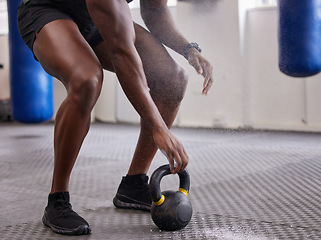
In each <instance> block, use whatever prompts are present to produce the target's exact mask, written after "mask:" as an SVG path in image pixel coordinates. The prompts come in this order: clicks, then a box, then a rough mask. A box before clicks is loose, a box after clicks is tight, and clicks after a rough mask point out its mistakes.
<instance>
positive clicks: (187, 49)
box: [184, 42, 202, 59]
mask: <svg viewBox="0 0 321 240" xmlns="http://www.w3.org/2000/svg"><path fill="white" fill-rule="evenodd" d="M191 48H195V49H196V50H197V51H199V52H200V53H201V52H202V49H201V48H200V46H199V45H198V44H197V43H196V42H192V43H189V44H187V46H186V47H185V49H184V57H185V58H186V59H188V52H189V50H190V49H191Z"/></svg>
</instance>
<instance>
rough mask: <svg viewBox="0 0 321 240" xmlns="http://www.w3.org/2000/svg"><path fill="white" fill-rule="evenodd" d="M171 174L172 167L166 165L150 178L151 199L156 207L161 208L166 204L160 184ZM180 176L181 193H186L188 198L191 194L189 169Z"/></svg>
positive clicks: (179, 174)
mask: <svg viewBox="0 0 321 240" xmlns="http://www.w3.org/2000/svg"><path fill="white" fill-rule="evenodd" d="M169 174H171V170H170V166H169V164H166V165H163V166H160V167H159V168H157V169H156V170H155V171H154V172H153V174H152V176H151V178H150V183H149V185H150V192H151V197H152V200H153V202H154V204H155V205H156V206H159V205H161V204H162V203H163V202H164V196H163V194H162V192H161V189H160V182H161V180H162V178H163V177H164V176H166V175H169ZM178 176H179V191H180V192H182V193H184V194H185V195H186V196H187V195H188V192H189V187H190V177H189V173H188V171H187V169H185V170H184V171H182V172H179V173H178Z"/></svg>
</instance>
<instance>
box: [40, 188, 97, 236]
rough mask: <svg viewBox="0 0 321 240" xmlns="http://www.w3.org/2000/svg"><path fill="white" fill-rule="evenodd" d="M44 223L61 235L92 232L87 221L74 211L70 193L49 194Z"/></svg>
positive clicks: (43, 218)
mask: <svg viewBox="0 0 321 240" xmlns="http://www.w3.org/2000/svg"><path fill="white" fill-rule="evenodd" d="M42 222H43V224H44V225H45V226H47V227H50V228H51V230H52V231H54V232H56V233H59V234H66V235H83V234H89V233H90V232H91V229H90V227H89V224H88V223H87V221H86V220H85V219H83V218H82V217H80V216H79V215H78V214H77V213H76V212H74V211H73V210H72V207H71V204H70V202H69V193H68V192H57V193H53V194H49V197H48V205H47V207H46V208H45V213H44V215H43V217H42Z"/></svg>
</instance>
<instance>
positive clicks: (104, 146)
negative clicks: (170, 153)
mask: <svg viewBox="0 0 321 240" xmlns="http://www.w3.org/2000/svg"><path fill="white" fill-rule="evenodd" d="M173 132H174V133H175V134H176V135H177V136H178V137H179V138H180V139H181V141H182V142H183V144H184V146H185V148H186V150H187V152H188V153H189V157H190V164H189V165H188V170H189V173H190V176H191V189H190V195H189V198H190V200H191V202H192V205H193V216H192V219H191V221H190V223H189V225H188V226H187V227H186V228H185V229H183V230H181V231H176V232H166V231H160V230H159V229H158V228H157V227H156V226H155V225H154V223H153V222H152V219H151V216H150V214H149V213H144V212H137V211H131V210H120V209H116V208H115V207H114V206H113V204H112V199H113V197H114V195H115V193H116V190H117V187H118V185H119V183H120V180H121V177H122V176H123V175H124V174H126V171H127V169H128V166H129V163H130V159H131V156H132V154H133V152H134V147H135V143H136V141H137V136H138V134H139V127H138V126H135V125H125V124H124V125H121V124H120V125H119V124H117V125H116V124H107V123H99V122H95V123H93V124H92V125H91V129H90V131H89V133H88V136H87V138H86V140H85V142H84V145H83V148H82V149H81V151H80V154H79V158H78V161H77V163H76V165H75V168H74V171H73V173H72V178H71V186H70V193H71V203H72V204H73V208H74V210H75V211H77V212H78V213H79V214H80V215H82V216H83V217H84V218H85V219H86V220H87V221H88V222H89V223H90V225H91V228H92V233H91V234H90V235H88V236H77V237H76V236H72V237H70V236H69V237H68V236H62V235H58V234H55V233H53V232H51V230H50V229H48V228H47V227H45V226H43V224H42V222H41V217H42V214H43V210H44V207H45V205H46V200H47V196H48V191H49V189H50V184H51V175H52V169H53V147H52V141H53V124H52V123H46V124H38V125H23V124H17V123H13V122H4V123H0V150H1V151H0V239H8V240H9V239H10V240H13V239H19V240H22V239H32V240H35V239H41V240H45V239H48V240H49V239H52V240H53V239H68V240H69V239H88V240H89V239H90V240H92V239H94V240H96V239H117V240H121V239H232V240H243V239H249V240H254V239H258V240H261V239H289V240H294V239H321V213H320V209H321V201H320V196H321V134H320V133H302V132H277V131H246V130H219V129H185V128H173ZM166 163H167V160H166V159H165V157H163V155H162V154H160V153H158V154H157V155H156V157H155V160H154V162H153V163H152V166H151V169H150V172H149V175H151V173H152V172H153V171H154V170H155V169H156V168H157V167H158V166H160V165H163V164H166ZM178 180H179V179H178V176H177V175H169V176H165V177H164V178H163V180H162V181H161V189H162V190H177V189H178Z"/></svg>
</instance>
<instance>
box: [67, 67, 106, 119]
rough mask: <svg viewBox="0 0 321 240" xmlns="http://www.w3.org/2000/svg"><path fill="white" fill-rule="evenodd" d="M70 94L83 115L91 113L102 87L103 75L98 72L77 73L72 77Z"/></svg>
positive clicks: (98, 70)
mask: <svg viewBox="0 0 321 240" xmlns="http://www.w3.org/2000/svg"><path fill="white" fill-rule="evenodd" d="M71 78H72V79H71V80H70V82H71V83H72V84H71V85H70V86H69V89H68V94H69V97H70V98H71V99H72V101H73V102H74V103H75V104H76V106H77V107H78V108H79V110H80V111H82V112H83V113H88V112H91V110H92V108H93V107H94V105H95V103H96V101H97V99H98V97H99V94H100V91H101V87H102V81H103V73H102V70H101V69H97V70H96V71H82V70H80V71H78V72H77V71H75V74H73V76H72V77H71Z"/></svg>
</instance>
